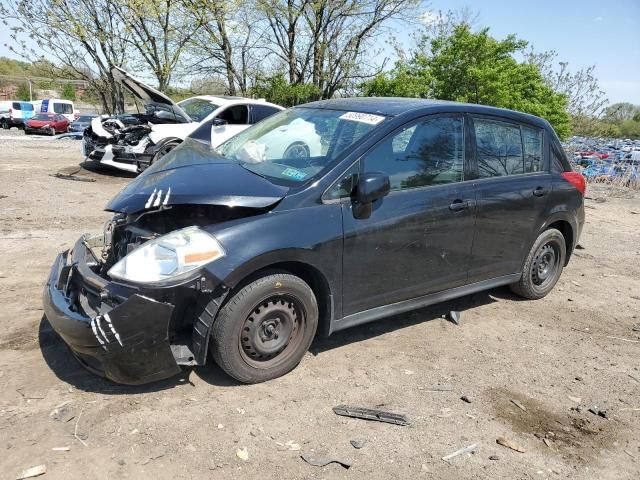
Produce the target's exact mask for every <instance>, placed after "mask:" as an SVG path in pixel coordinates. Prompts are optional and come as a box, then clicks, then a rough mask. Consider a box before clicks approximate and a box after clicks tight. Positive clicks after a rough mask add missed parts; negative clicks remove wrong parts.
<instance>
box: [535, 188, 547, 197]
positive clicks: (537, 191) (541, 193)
mask: <svg viewBox="0 0 640 480" xmlns="http://www.w3.org/2000/svg"><path fill="white" fill-rule="evenodd" d="M533 194H534V195H535V196H536V197H542V196H544V195H546V194H547V189H546V188H545V187H536V189H535V190H534V191H533Z"/></svg>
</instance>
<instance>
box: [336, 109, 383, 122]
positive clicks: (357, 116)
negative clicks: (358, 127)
mask: <svg viewBox="0 0 640 480" xmlns="http://www.w3.org/2000/svg"><path fill="white" fill-rule="evenodd" d="M339 118H340V120H351V121H353V122H362V123H368V124H369V125H377V124H379V123H380V122H381V121H383V120H384V117H383V116H381V115H373V114H372V113H360V112H347V113H345V114H343V115H340V117H339Z"/></svg>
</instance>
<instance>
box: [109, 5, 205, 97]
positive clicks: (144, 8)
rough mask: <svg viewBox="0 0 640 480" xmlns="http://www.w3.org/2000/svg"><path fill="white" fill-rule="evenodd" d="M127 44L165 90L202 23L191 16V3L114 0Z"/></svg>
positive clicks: (161, 88)
mask: <svg viewBox="0 0 640 480" xmlns="http://www.w3.org/2000/svg"><path fill="white" fill-rule="evenodd" d="M112 1H113V7H114V10H115V12H116V14H117V18H116V20H117V21H118V22H120V23H121V25H122V27H123V28H124V30H125V32H126V34H127V35H126V37H125V39H126V42H127V43H128V45H129V46H130V47H133V49H135V50H137V52H138V54H139V56H140V59H141V61H142V64H143V65H145V66H146V67H147V68H149V69H150V70H151V72H152V73H153V75H154V76H155V77H156V79H157V80H158V89H159V90H162V91H164V90H166V89H167V87H168V86H169V84H170V82H171V78H172V76H173V75H174V72H175V70H176V68H177V67H178V65H179V62H180V60H181V58H182V56H183V55H184V52H185V48H186V47H187V45H188V43H189V41H190V40H191V38H192V36H193V35H194V34H195V33H196V32H197V31H198V29H199V28H200V23H199V22H196V21H194V17H192V16H190V15H188V9H187V6H188V4H189V2H188V0H112Z"/></svg>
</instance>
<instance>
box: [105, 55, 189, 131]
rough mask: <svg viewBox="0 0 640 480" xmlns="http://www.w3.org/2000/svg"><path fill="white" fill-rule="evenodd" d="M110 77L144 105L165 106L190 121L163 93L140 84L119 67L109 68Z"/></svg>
mask: <svg viewBox="0 0 640 480" xmlns="http://www.w3.org/2000/svg"><path fill="white" fill-rule="evenodd" d="M111 75H113V78H114V79H115V80H116V81H117V82H120V83H121V84H122V85H123V86H124V87H125V88H126V89H127V90H129V92H131V94H132V95H133V96H134V97H136V98H138V99H140V101H141V102H142V103H143V104H144V105H145V107H146V106H147V105H166V106H168V107H169V108H171V109H172V110H173V111H174V112H176V113H177V114H178V115H180V116H182V117H184V118H185V119H187V120H188V121H192V120H191V118H190V117H189V115H187V114H186V113H185V111H184V110H182V108H180V107H179V106H178V104H177V103H175V102H174V101H173V100H171V99H170V98H169V97H167V96H166V95H165V94H164V93H162V92H159V91H158V90H156V89H155V88H153V87H150V86H149V85H147V84H146V83H143V82H141V81H140V80H138V79H137V78H134V77H132V76H131V75H130V74H129V73H128V72H127V71H125V70H123V69H122V68H120V67H113V68H111Z"/></svg>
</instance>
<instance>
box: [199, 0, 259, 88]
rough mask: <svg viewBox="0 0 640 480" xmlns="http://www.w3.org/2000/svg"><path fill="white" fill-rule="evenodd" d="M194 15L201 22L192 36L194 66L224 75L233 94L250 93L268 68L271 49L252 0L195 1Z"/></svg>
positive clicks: (203, 70) (211, 73) (213, 73)
mask: <svg viewBox="0 0 640 480" xmlns="http://www.w3.org/2000/svg"><path fill="white" fill-rule="evenodd" d="M189 10H190V14H191V15H192V16H193V17H194V21H195V22H196V23H197V24H199V25H200V28H199V30H198V31H197V32H196V33H195V34H194V35H193V37H192V39H191V48H192V51H191V56H192V62H191V63H192V64H191V66H190V69H191V70H192V71H193V72H194V73H196V74H203V75H206V76H207V77H211V76H212V75H214V76H223V77H224V78H225V79H226V81H227V92H228V93H229V94H230V95H237V94H240V95H247V94H248V92H249V89H250V86H251V83H252V82H253V81H254V80H255V78H256V76H257V75H259V73H260V71H264V63H265V57H267V56H268V54H269V52H268V51H267V49H266V48H265V47H264V45H265V44H268V39H267V37H266V26H265V25H263V23H264V22H263V21H261V17H260V15H259V12H258V11H257V9H256V5H255V2H254V1H252V0H247V1H243V0H228V1H220V0H191V1H190V4H189Z"/></svg>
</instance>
